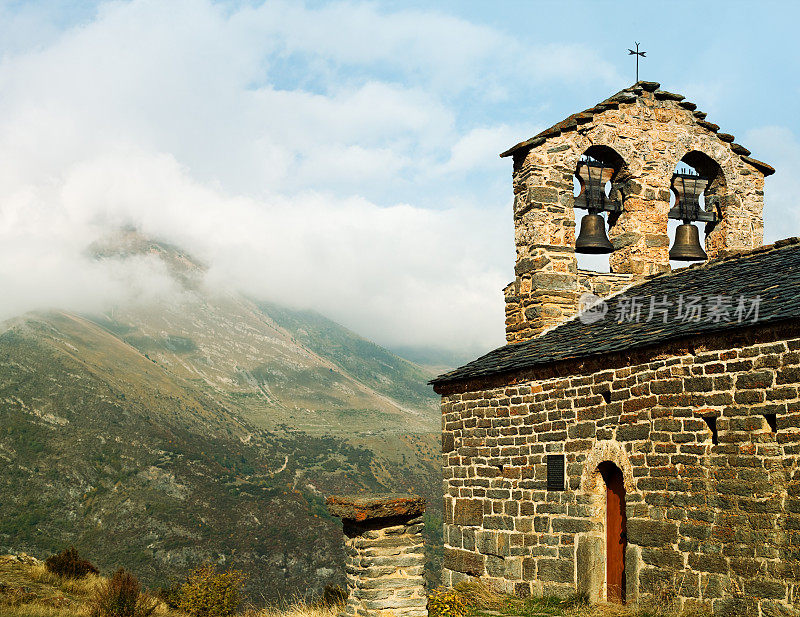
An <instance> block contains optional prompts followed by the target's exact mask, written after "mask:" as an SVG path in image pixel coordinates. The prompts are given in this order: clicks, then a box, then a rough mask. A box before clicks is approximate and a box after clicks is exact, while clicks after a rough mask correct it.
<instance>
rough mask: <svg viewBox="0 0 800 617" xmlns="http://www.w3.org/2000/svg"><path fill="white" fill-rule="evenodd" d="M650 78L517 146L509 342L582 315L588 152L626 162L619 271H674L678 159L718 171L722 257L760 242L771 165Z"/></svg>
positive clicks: (619, 176)
mask: <svg viewBox="0 0 800 617" xmlns="http://www.w3.org/2000/svg"><path fill="white" fill-rule="evenodd" d="M658 86H659V85H658V84H656V83H654V82H640V83H639V84H637V85H636V86H634V87H633V88H631V89H629V90H628V91H624V92H623V93H620V95H618V96H616V97H614V98H612V99H609V100H608V101H604V102H603V103H602V104H600V105H598V106H596V107H595V108H593V109H592V110H589V111H588V112H584V113H581V114H576V115H575V116H572V117H571V118H570V119H569V120H568V121H565V122H562V123H559V124H558V125H556V127H553V128H552V129H549V130H548V131H545V132H544V133H543V135H542V136H541V137H539V138H537V139H535V140H533V141H531V142H530V144H529V145H528V146H526V147H525V148H522V149H520V150H517V151H516V152H514V171H513V187H514V235H515V243H516V266H515V279H514V282H513V283H512V284H511V285H509V287H507V288H506V293H505V296H506V339H507V341H508V342H518V341H524V340H527V339H529V338H532V337H533V336H535V335H537V334H539V333H541V332H542V331H544V330H546V329H548V328H550V327H552V326H554V325H557V324H558V323H560V322H562V321H564V320H565V319H567V318H569V317H571V316H573V315H574V314H575V312H576V311H577V302H578V297H579V295H580V293H581V290H580V288H579V283H578V279H579V277H578V272H577V263H576V260H575V213H574V210H573V208H574V197H573V175H574V173H575V169H576V166H577V163H578V161H579V159H580V157H581V156H582V155H583V154H586V153H587V152H589V153H591V154H592V155H593V156H595V157H599V158H605V159H606V161H607V162H609V164H613V165H614V166H615V168H616V173H615V176H614V178H613V180H612V182H613V184H614V188H613V194H612V197H615V198H620V199H621V200H622V202H623V208H624V209H623V212H622V213H621V214H620V215H619V218H618V219H617V220H616V222H615V223H614V224H613V225H612V226H611V228H610V229H609V238H610V239H611V241H612V243H613V244H614V247H615V250H614V252H613V253H612V254H611V256H610V265H611V271H612V272H613V273H616V274H630V275H632V276H634V277H643V276H646V275H649V274H656V273H660V272H665V271H668V270H669V268H670V266H669V257H668V251H669V237H668V235H667V220H668V218H667V212H668V210H669V208H670V182H671V178H672V174H673V172H674V170H675V167H676V165H677V164H678V163H679V162H680V161H681V160H682V159H687V160H688V161H691V164H692V165H693V166H694V167H695V168H697V169H698V170H700V171H702V172H703V174H704V175H706V176H709V177H711V178H712V181H711V183H710V184H709V186H708V188H707V190H706V195H707V198H708V199H709V200H710V201H715V202H716V203H717V204H718V208H719V212H720V213H721V215H722V220H721V222H720V223H719V224H717V225H716V227H714V229H713V230H712V231H711V232H710V233H709V234H708V236H707V238H706V251H707V253H708V255H709V257H711V258H713V257H716V256H719V255H724V254H728V253H730V252H735V251H741V250H747V249H750V248H753V247H757V246H760V245H761V243H762V239H763V228H764V224H763V219H762V210H763V190H764V169H768V166H763V164H759V163H758V161H754V160H753V159H750V158H749V157H748V156H747V154H749V151H748V150H746V149H745V148H743V147H742V146H739V145H738V144H735V143H732V140H733V136H732V135H727V134H723V133H718V130H719V127H718V126H716V125H715V124H712V123H710V122H706V121H705V120H704V118H705V114H703V113H702V112H698V111H696V108H695V106H694V104H692V103H688V102H686V101H683V100H682V99H683V97H682V96H679V95H673V94H671V93H668V92H662V91H660V90H658V89H657V88H658Z"/></svg>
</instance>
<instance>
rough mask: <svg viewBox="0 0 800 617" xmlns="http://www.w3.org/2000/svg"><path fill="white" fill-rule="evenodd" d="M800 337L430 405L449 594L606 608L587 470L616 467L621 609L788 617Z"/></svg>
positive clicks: (683, 352)
mask: <svg viewBox="0 0 800 617" xmlns="http://www.w3.org/2000/svg"><path fill="white" fill-rule="evenodd" d="M797 330H798V328H797V327H796V326H795V327H794V330H791V331H785V330H784V331H775V330H769V331H764V332H760V331H758V332H756V331H753V332H750V333H740V334H737V335H736V336H738V337H741V338H740V339H736V340H734V339H732V338H730V336H732V335H729V338H727V339H726V338H719V337H716V338H707V339H702V340H701V339H696V340H693V341H691V342H689V343H685V344H684V343H675V344H672V346H671V347H666V346H665V347H663V348H661V349H656V350H640V351H639V352H635V353H633V352H629V353H628V354H627V355H619V356H615V357H604V358H600V359H598V360H596V361H595V362H594V364H592V363H591V362H588V363H587V362H586V361H584V363H583V365H582V366H581V367H580V370H579V369H578V367H577V366H578V365H575V366H572V365H570V364H569V363H564V364H561V365H558V366H556V365H553V366H550V367H547V368H542V369H537V370H533V369H531V372H529V373H526V374H519V375H505V376H500V377H497V378H493V379H495V381H486V382H483V383H473V384H456V385H450V386H446V387H444V388H443V389H442V388H440V390H441V391H440V393H442V394H443V399H442V427H443V437H442V444H443V459H444V486H445V497H444V509H445V529H444V533H445V558H444V565H445V569H444V582H445V583H446V584H454V583H456V582H458V581H460V580H463V579H467V578H471V577H481V578H482V579H483V580H487V581H490V582H494V583H497V584H499V585H500V586H502V587H503V588H505V589H506V590H507V591H510V592H515V593H517V594H519V595H528V594H531V593H534V594H541V593H556V594H567V593H573V592H576V591H579V592H585V593H588V594H589V595H590V596H591V597H592V598H593V599H602V598H603V597H604V594H605V589H604V585H605V548H604V547H605V536H604V507H605V506H604V492H603V481H602V478H600V476H599V473H598V471H597V466H598V464H599V463H601V462H603V461H606V460H608V461H611V462H613V463H615V464H616V465H617V466H618V467H619V468H620V469H621V470H622V472H623V478H624V483H625V487H626V492H627V495H626V509H627V517H628V547H627V552H626V556H625V560H626V564H625V572H626V585H627V588H626V592H627V598H628V600H629V601H635V600H646V599H648V598H652V597H654V596H656V595H659V594H660V595H661V596H663V597H674V598H675V599H676V602H677V604H678V605H681V606H683V607H689V606H704V607H708V608H713V610H714V612H715V613H716V614H720V615H726V614H730V615H742V616H746V615H759V614H761V615H773V614H774V615H793V614H796V613H794V612H792V610H791V607H792V606H794V607H797V606H800V560H799V558H800V471H799V470H798V467H797V463H798V453H800V398H799V397H798V385H800V338H798V337H800V332H798V331H797ZM637 354H638V355H637ZM537 371H538V372H537ZM509 383H511V384H514V385H503V384H509ZM773 415H774V416H773ZM712 417H713V418H716V429H717V435H716V437H713V435H712V430H711V428H710V423H709V421H707V420H706V418H712ZM773 427H774V430H773ZM714 442H716V443H714ZM554 453H563V454H564V456H565V460H566V467H565V473H566V490H564V491H548V490H546V487H547V485H546V463H545V461H546V456H547V455H548V454H554ZM759 609H760V610H761V611H762V612H761V613H759V612H758V611H759ZM770 611H772V612H770ZM781 611H784V612H781Z"/></svg>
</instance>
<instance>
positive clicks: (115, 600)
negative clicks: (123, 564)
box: [91, 568, 158, 617]
mask: <svg viewBox="0 0 800 617" xmlns="http://www.w3.org/2000/svg"><path fill="white" fill-rule="evenodd" d="M157 607H158V602H156V601H155V600H153V599H152V598H150V597H148V596H147V595H146V594H143V593H142V586H141V585H140V584H139V581H138V580H137V579H136V577H135V576H134V575H133V574H131V573H130V572H128V571H127V570H125V569H124V568H120V569H119V570H117V571H116V572H114V575H113V576H112V577H111V578H110V579H109V580H107V581H105V582H103V583H101V584H100V585H99V586H98V587H97V589H96V590H95V593H94V596H93V597H92V599H91V615H92V617H148V616H149V615H152V614H153V613H154V612H155V610H156V608H157Z"/></svg>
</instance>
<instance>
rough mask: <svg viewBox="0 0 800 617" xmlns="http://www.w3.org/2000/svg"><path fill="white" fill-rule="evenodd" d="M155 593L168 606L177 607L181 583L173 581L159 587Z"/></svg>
mask: <svg viewBox="0 0 800 617" xmlns="http://www.w3.org/2000/svg"><path fill="white" fill-rule="evenodd" d="M156 595H157V597H158V599H159V600H161V601H162V602H163V603H164V604H166V605H167V607H168V608H178V605H179V603H180V600H181V585H180V583H174V584H170V585H168V586H166V587H164V586H162V587H159V588H158V593H157V594H156Z"/></svg>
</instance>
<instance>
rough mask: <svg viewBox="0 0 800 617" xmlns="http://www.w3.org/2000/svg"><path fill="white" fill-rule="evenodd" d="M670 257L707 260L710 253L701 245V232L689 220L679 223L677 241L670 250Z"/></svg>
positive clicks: (682, 259) (678, 259)
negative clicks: (707, 253)
mask: <svg viewBox="0 0 800 617" xmlns="http://www.w3.org/2000/svg"><path fill="white" fill-rule="evenodd" d="M669 258H670V259H674V260H676V261H705V260H706V259H708V255H706V252H705V251H704V250H703V247H702V246H700V232H699V231H698V229H697V227H695V226H694V225H692V224H691V223H689V222H684V223H683V224H681V225H678V228H677V229H676V230H675V242H674V244H673V245H672V248H671V249H670V250H669Z"/></svg>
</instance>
